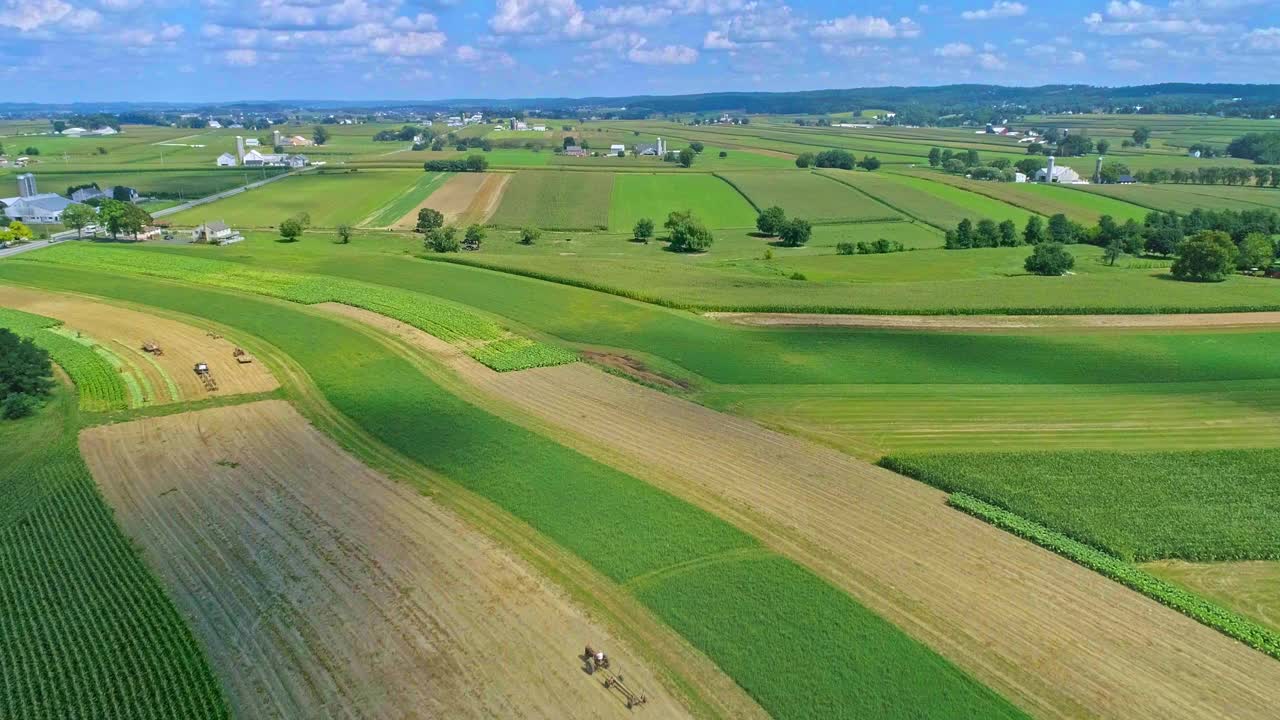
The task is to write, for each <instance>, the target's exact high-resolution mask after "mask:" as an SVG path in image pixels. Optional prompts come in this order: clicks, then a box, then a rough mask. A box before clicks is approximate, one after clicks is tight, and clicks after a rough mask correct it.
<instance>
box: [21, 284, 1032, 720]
mask: <svg viewBox="0 0 1280 720" xmlns="http://www.w3.org/2000/svg"><path fill="white" fill-rule="evenodd" d="M15 265H16V264H15ZM20 269H21V270H23V272H24V275H25V277H27V279H28V280H30V281H33V282H38V283H40V284H41V285H42V286H46V287H52V288H58V287H61V288H65V287H76V288H78V289H79V290H81V291H89V292H93V293H95V294H103V295H107V296H111V297H120V298H124V297H127V298H129V299H130V300H131V301H133V302H138V303H142V304H146V305H155V306H158V307H163V308H167V309H169V310H174V311H179V312H187V313H200V314H201V315H203V316H206V317H210V318H211V319H213V320H214V321H216V322H220V323H225V324H227V325H229V326H231V327H235V328H239V329H240V330H242V331H244V332H245V333H247V334H250V335H254V336H261V337H270V338H271V339H272V344H273V345H275V346H276V347H277V348H279V349H280V350H281V351H282V352H285V353H287V354H288V355H289V356H290V357H291V358H293V359H294V360H295V361H296V362H298V363H299V365H300V366H301V367H302V368H303V369H304V370H305V371H306V372H307V374H308V375H309V376H310V378H311V379H312V380H313V381H314V382H315V383H316V385H317V386H318V388H319V389H320V391H321V392H322V393H323V394H324V395H325V397H326V398H327V399H328V400H329V402H330V403H332V405H333V406H334V408H335V409H336V410H337V411H339V412H341V413H343V414H344V415H346V416H347V417H349V418H351V420H352V421H354V422H355V423H357V424H358V425H359V426H360V427H361V428H362V429H363V430H365V431H367V432H369V433H371V434H372V435H374V436H375V437H377V438H378V439H380V440H381V441H382V442H384V443H386V444H387V445H389V446H390V447H391V448H393V449H395V450H397V451H399V452H401V453H403V454H404V455H406V456H408V457H410V458H412V459H414V460H416V461H417V462H419V463H421V464H422V465H424V466H425V467H427V468H429V469H431V470H434V471H436V472H439V473H440V474H442V475H443V476H445V477H448V478H451V479H452V480H453V481H454V482H457V483H459V484H461V485H463V486H464V487H466V488H467V489H469V490H471V491H472V492H475V493H478V494H480V495H481V496H483V497H485V498H487V499H488V500H490V501H492V502H494V503H496V504H497V505H498V506H500V507H501V508H503V509H504V510H506V511H507V512H510V513H511V514H513V515H514V516H516V517H517V518H519V519H521V520H523V521H524V522H526V523H528V524H529V525H530V526H532V527H533V528H535V529H537V530H538V531H539V532H541V533H542V534H543V535H545V536H546V537H548V538H550V539H551V540H553V541H555V542H556V543H558V544H559V545H561V546H562V547H564V548H566V549H568V550H569V551H571V552H573V553H575V554H577V555H578V556H579V557H581V558H582V559H584V560H585V561H587V562H588V563H590V564H591V565H592V566H594V567H595V568H596V569H597V570H598V571H599V572H601V573H603V574H604V575H605V576H607V577H609V578H611V579H613V580H615V581H618V582H623V583H625V582H627V581H630V580H639V579H641V578H644V577H646V576H647V577H649V578H655V577H657V576H659V575H661V574H662V573H664V572H666V571H668V570H672V569H675V568H677V567H680V568H681V570H682V571H684V572H688V573H699V572H702V571H703V569H702V568H699V567H697V566H699V565H703V566H707V567H714V564H715V562H716V561H717V560H718V559H720V558H726V559H727V558H730V557H737V556H738V554H739V553H741V552H748V551H754V550H755V549H756V548H758V543H757V542H756V541H755V540H754V539H752V538H751V537H750V536H748V535H745V534H744V533H743V532H742V531H740V530H738V529H737V528H735V527H734V526H732V525H729V524H728V523H726V522H725V521H723V520H721V519H719V518H717V517H715V516H714V515H711V514H709V513H707V512H705V511H704V510H701V509H699V508H697V507H695V506H693V505H691V504H689V503H687V502H686V501H684V500H681V499H678V498H677V497H675V496H673V495H670V494H667V493H666V492H664V491H662V490H659V489H658V488H656V487H654V486H653V485H650V484H648V483H645V482H642V481H640V480H638V479H636V478H634V477H632V476H630V475H626V474H624V473H622V472H620V471H618V470H616V469H614V468H612V467H610V466H606V465H603V464H601V463H599V462H597V461H595V460H591V459H589V458H587V457H586V456H584V455H581V454H579V453H577V452H576V451H573V450H570V449H568V448H567V447H565V446H563V445H560V444H557V443H556V442H554V441H552V440H550V439H548V438H546V437H544V436H542V435H539V434H536V433H534V432H531V431H529V430H526V429H524V428H523V427H521V426H517V425H514V424H512V423H510V422H508V421H506V420H503V419H499V418H498V417H496V416H493V415H490V414H488V413H487V412H485V411H483V410H481V409H479V408H478V407H477V406H475V405H472V404H471V403H469V402H467V401H464V400H462V399H460V398H458V397H457V396H455V395H453V394H451V393H450V392H448V391H446V390H444V389H443V388H442V387H440V386H439V385H436V384H435V383H434V382H432V381H431V380H429V379H428V378H427V376H426V375H424V374H423V373H422V372H420V371H419V370H418V369H417V367H416V366H415V365H414V364H413V363H412V362H411V361H410V360H409V359H408V357H407V356H405V355H402V354H400V353H397V352H395V351H393V350H392V349H391V348H389V347H387V346H383V345H381V344H378V343H370V342H369V341H368V338H367V336H366V335H364V334H363V333H361V332H359V331H357V330H355V329H354V328H352V327H350V326H348V325H346V324H343V323H340V322H336V321H333V320H329V319H327V318H321V317H318V316H316V315H313V314H310V313H306V312H302V311H300V310H299V309H296V308H293V307H291V306H288V305H285V304H280V303H272V302H268V301H263V300H258V299H253V298H248V297H244V296H236V295H232V294H228V293H222V292H216V291H209V290H205V289H199V288H193V287H192V288H189V287H181V286H176V285H172V284H169V283H162V282H156V281H153V280H150V279H144V278H137V277H131V278H121V277H118V276H111V275H107V274H102V273H95V272H88V271H78V270H72V269H68V268H62V267H56V266H52V265H43V266H41V265H38V264H36V263H24V264H23V267H22V268H20ZM7 272H9V264H8V263H6V264H5V266H4V267H0V273H7ZM513 457H518V458H520V460H521V462H520V463H519V465H518V466H512V464H511V463H510V458H513ZM760 552H764V551H760ZM765 557H773V556H771V555H769V554H768V553H767V552H765ZM776 562H778V563H780V564H782V565H786V563H785V562H784V561H782V560H780V559H779V560H776ZM682 566H683V567H682ZM826 587H827V586H826V585H825V584H824V583H823V582H822V581H821V580H819V579H818V578H817V577H816V576H815V575H812V574H810V573H808V572H807V571H803V570H800V569H799V568H793V569H792V570H790V571H789V573H788V575H787V576H786V581H785V582H780V583H773V584H770V585H767V586H766V585H761V586H760V587H759V589H758V590H759V592H756V593H745V594H743V595H742V596H741V597H739V598H738V600H737V601H736V602H735V603H733V604H732V605H731V606H728V607H727V608H726V609H725V612H727V613H730V614H729V615H726V616H725V619H724V620H722V621H720V620H718V621H717V622H718V623H720V625H721V626H723V627H729V626H732V627H738V628H741V627H745V626H749V625H751V624H753V623H755V622H756V621H757V620H758V619H759V618H761V617H766V616H767V614H768V612H769V611H768V608H771V607H772V608H787V607H814V606H815V604H816V605H817V606H819V607H823V606H828V605H829V604H830V603H836V605H835V606H832V607H826V609H825V611H823V612H814V613H810V614H806V615H804V616H801V617H797V618H794V620H793V622H794V623H795V625H794V626H793V627H795V632H793V633H790V634H786V635H778V636H770V637H768V638H767V646H766V647H762V646H760V645H759V642H760V637H759V636H744V635H741V634H734V635H732V636H730V637H725V638H718V639H717V640H716V641H715V644H714V645H713V644H712V643H711V642H709V641H708V637H709V636H708V635H707V634H705V633H702V632H697V633H691V634H690V635H687V636H686V637H687V639H688V640H689V641H690V642H691V643H693V644H694V647H696V648H699V649H700V650H702V651H703V652H707V653H711V654H714V655H718V656H720V657H724V658H729V657H736V658H746V657H750V656H751V655H756V654H761V653H771V654H774V656H775V657H798V656H801V655H805V654H807V655H809V656H811V657H819V658H837V659H838V658H848V657H850V654H851V653H857V652H858V650H857V646H856V645H857V644H856V643H852V644H851V639H852V638H855V637H876V638H881V639H884V641H883V642H880V641H877V645H878V647H879V648H880V649H881V652H880V653H879V654H877V655H874V656H870V657H867V656H864V657H865V658H866V661H867V663H868V664H867V665H866V666H865V667H867V668H868V670H867V672H866V673H865V674H863V675H861V676H859V677H858V678H857V682H856V684H855V683H849V682H847V681H848V679H849V678H848V677H846V676H844V675H839V674H834V673H832V674H823V675H821V676H819V678H818V680H819V681H818V682H815V684H814V686H815V687H817V688H819V689H820V692H821V694H822V696H823V697H827V698H830V699H831V701H830V703H829V704H828V706H827V707H825V708H813V707H812V706H805V705H802V704H800V703H799V702H798V701H797V700H792V699H788V698H783V697H781V696H780V695H778V694H777V693H776V691H770V690H769V688H770V686H773V687H775V688H776V680H774V679H772V678H775V677H776V675H777V667H776V666H772V665H766V664H764V663H742V664H732V663H728V662H726V665H729V666H730V673H731V676H732V677H733V678H734V680H735V681H736V682H737V683H738V684H739V685H740V686H742V687H743V688H746V689H748V692H750V693H751V694H752V697H754V698H755V699H756V700H757V701H758V702H759V703H760V704H761V705H762V706H763V707H764V708H765V710H767V711H769V712H770V713H772V714H773V715H774V716H776V717H784V718H789V717H796V718H808V717H814V716H815V715H814V714H813V713H814V712H817V711H820V712H823V715H822V716H823V717H848V718H855V717H859V718H860V717H865V715H864V714H862V713H860V712H859V709H860V708H864V707H866V706H865V704H864V703H865V700H863V699H862V698H864V697H865V696H866V695H868V694H870V693H873V692H878V691H877V690H875V688H876V687H878V686H879V685H881V684H882V683H883V682H885V681H886V680H890V679H894V678H895V675H897V674H898V673H897V670H898V668H900V667H901V666H902V663H903V662H908V663H910V664H917V665H920V664H919V663H917V662H916V660H915V659H916V658H919V657H921V656H922V655H921V653H923V654H924V655H923V656H926V657H931V656H930V655H929V653H928V652H927V651H924V650H922V649H920V648H919V647H918V646H916V645H914V644H913V643H910V642H909V641H906V640H905V638H903V637H902V636H901V631H899V630H897V629H895V628H893V627H892V626H891V625H889V624H888V623H887V622H886V621H885V620H883V619H881V618H879V617H877V616H875V615H873V614H871V613H865V614H863V615H861V616H859V617H857V618H856V620H855V621H854V623H856V629H854V630H853V631H852V632H850V633H843V632H842V633H840V634H839V635H837V634H835V633H833V632H832V631H831V628H829V627H827V626H826V625H824V624H820V623H821V622H822V621H823V618H828V617H831V616H833V615H840V616H841V617H842V618H844V621H845V622H846V623H849V622H850V620H849V618H848V617H847V615H846V614H845V612H844V610H845V609H847V608H848V607H849V603H850V602H851V601H849V600H848V599H847V598H846V597H845V596H843V595H840V594H838V593H833V592H831V591H829V590H824V589H823V588H826ZM637 597H639V599H640V600H641V601H642V602H643V601H646V600H647V598H646V597H645V596H643V595H639V594H637ZM651 609H653V610H655V611H657V612H659V614H661V608H659V607H657V606H656V605H653V606H651ZM854 623H851V624H854ZM676 629H677V630H681V629H682V628H681V627H679V626H677V627H676ZM788 646H791V647H790V648H788ZM903 654H905V657H903ZM898 679H899V681H901V680H904V679H909V680H910V681H911V683H912V686H914V685H915V684H917V683H924V684H925V685H926V686H928V687H930V688H933V689H934V692H932V693H930V694H929V695H927V696H925V695H921V694H920V692H919V689H918V687H916V688H914V689H909V686H908V685H906V684H903V685H901V686H900V687H901V688H902V690H901V692H898V693H895V695H894V697H895V701H894V702H893V703H892V704H889V705H883V706H881V707H880V708H879V711H878V716H879V717H883V718H909V717H922V716H925V717H927V716H932V715H937V714H938V713H942V712H944V708H943V706H942V704H941V700H940V699H939V698H943V697H949V698H966V699H967V700H966V701H965V705H966V707H971V708H973V714H975V715H978V716H982V717H1023V715H1022V714H1021V713H1020V712H1018V711H1017V710H1016V709H1014V708H1013V707H1012V706H1010V705H1009V704H1008V702H1007V701H1005V700H1003V699H1001V698H999V697H998V696H996V695H995V694H993V693H991V692H988V691H985V690H983V689H982V688H981V687H980V686H979V685H978V684H977V683H976V682H975V681H974V680H973V679H972V678H970V677H969V676H967V675H965V674H963V673H961V672H959V671H957V670H956V669H954V667H952V666H951V665H949V664H948V663H946V662H943V661H941V660H930V661H929V663H928V664H927V666H925V665H920V668H919V674H917V675H916V676H914V677H913V678H898ZM753 689H754V690H753Z"/></svg>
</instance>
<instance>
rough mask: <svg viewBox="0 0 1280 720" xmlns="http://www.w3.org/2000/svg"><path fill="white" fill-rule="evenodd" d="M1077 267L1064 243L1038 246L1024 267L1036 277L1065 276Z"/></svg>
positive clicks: (1049, 243)
mask: <svg viewBox="0 0 1280 720" xmlns="http://www.w3.org/2000/svg"><path fill="white" fill-rule="evenodd" d="M1075 266H1076V259H1075V257H1074V256H1072V254H1071V253H1069V252H1067V248H1066V246H1064V245H1063V244H1062V243H1056V242H1046V243H1040V244H1039V245H1036V249H1035V250H1032V251H1031V254H1030V255H1028V256H1027V259H1026V262H1024V263H1023V267H1025V268H1026V269H1027V272H1029V273H1034V274H1036V275H1063V274H1066V272H1067V271H1069V270H1070V269H1071V268H1073V267H1075Z"/></svg>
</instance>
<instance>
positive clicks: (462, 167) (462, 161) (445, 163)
mask: <svg viewBox="0 0 1280 720" xmlns="http://www.w3.org/2000/svg"><path fill="white" fill-rule="evenodd" d="M422 169H423V170H425V171H427V172H484V171H485V170H488V169H489V160H488V159H486V158H485V156H483V155H468V156H467V157H465V158H454V159H451V160H428V161H426V162H425V163H423V164H422Z"/></svg>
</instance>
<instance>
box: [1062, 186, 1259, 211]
mask: <svg viewBox="0 0 1280 720" xmlns="http://www.w3.org/2000/svg"><path fill="white" fill-rule="evenodd" d="M1070 189H1072V190H1081V191H1084V192H1088V193H1093V194H1096V195H1103V196H1106V197H1109V198H1115V199H1117V200H1121V201H1123V202H1127V203H1131V204H1133V205H1137V206H1140V207H1143V208H1146V209H1148V210H1164V211H1166V212H1179V213H1187V212H1190V211H1192V210H1194V209H1196V208H1204V209H1206V210H1210V209H1211V210H1262V209H1267V210H1280V188H1259V187H1232V186H1224V185H1173V184H1159V185H1148V184H1138V185H1080V186H1072V187H1071V188H1070Z"/></svg>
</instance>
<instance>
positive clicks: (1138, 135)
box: [1133, 126, 1151, 145]
mask: <svg viewBox="0 0 1280 720" xmlns="http://www.w3.org/2000/svg"><path fill="white" fill-rule="evenodd" d="M1150 139H1151V128H1149V127H1146V126H1142V127H1139V128H1137V129H1135V130H1134V131H1133V142H1134V144H1135V145H1146V144H1147V141H1148V140H1150Z"/></svg>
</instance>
